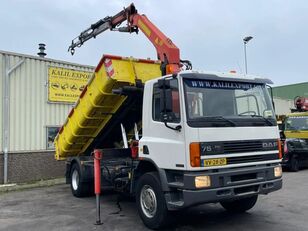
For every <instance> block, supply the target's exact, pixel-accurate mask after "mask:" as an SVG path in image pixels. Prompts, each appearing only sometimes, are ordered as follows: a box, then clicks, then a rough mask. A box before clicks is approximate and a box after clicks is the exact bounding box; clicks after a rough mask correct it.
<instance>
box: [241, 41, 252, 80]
mask: <svg viewBox="0 0 308 231" xmlns="http://www.w3.org/2000/svg"><path fill="white" fill-rule="evenodd" d="M252 38H253V37H252V36H247V37H245V38H243V41H244V54H245V74H246V75H247V54H246V44H247V43H248V42H249V41H250V40H251V39H252Z"/></svg>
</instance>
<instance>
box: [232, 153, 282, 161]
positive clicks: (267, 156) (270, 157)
mask: <svg viewBox="0 0 308 231" xmlns="http://www.w3.org/2000/svg"><path fill="white" fill-rule="evenodd" d="M267 160H278V154H277V153H275V154H265V155H253V156H237V157H228V158H227V164H242V163H249V162H260V161H267Z"/></svg>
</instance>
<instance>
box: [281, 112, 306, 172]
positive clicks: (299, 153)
mask: <svg viewBox="0 0 308 231" xmlns="http://www.w3.org/2000/svg"><path fill="white" fill-rule="evenodd" d="M283 134H284V140H283V159H282V166H283V167H286V168H288V169H290V170H291V171H294V172H297V171H298V170H299V169H300V168H302V167H306V166H308V112H293V113H290V114H288V115H287V116H286V118H285V120H284V123H283Z"/></svg>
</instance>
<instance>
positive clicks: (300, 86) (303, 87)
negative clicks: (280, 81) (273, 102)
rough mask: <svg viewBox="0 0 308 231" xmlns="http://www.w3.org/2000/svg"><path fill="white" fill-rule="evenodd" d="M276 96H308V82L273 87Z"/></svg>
mask: <svg viewBox="0 0 308 231" xmlns="http://www.w3.org/2000/svg"><path fill="white" fill-rule="evenodd" d="M273 95H274V97H277V98H281V99H288V100H294V98H295V97H296V96H304V97H308V82H303V83H297V84H289V85H284V86H279V87H273Z"/></svg>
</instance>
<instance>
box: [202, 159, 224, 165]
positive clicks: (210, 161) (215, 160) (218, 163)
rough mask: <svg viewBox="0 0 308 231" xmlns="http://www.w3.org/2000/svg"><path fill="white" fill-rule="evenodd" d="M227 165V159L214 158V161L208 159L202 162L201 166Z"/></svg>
mask: <svg viewBox="0 0 308 231" xmlns="http://www.w3.org/2000/svg"><path fill="white" fill-rule="evenodd" d="M226 164H227V158H216V159H208V160H203V166H204V167H209V166H221V165H226Z"/></svg>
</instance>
